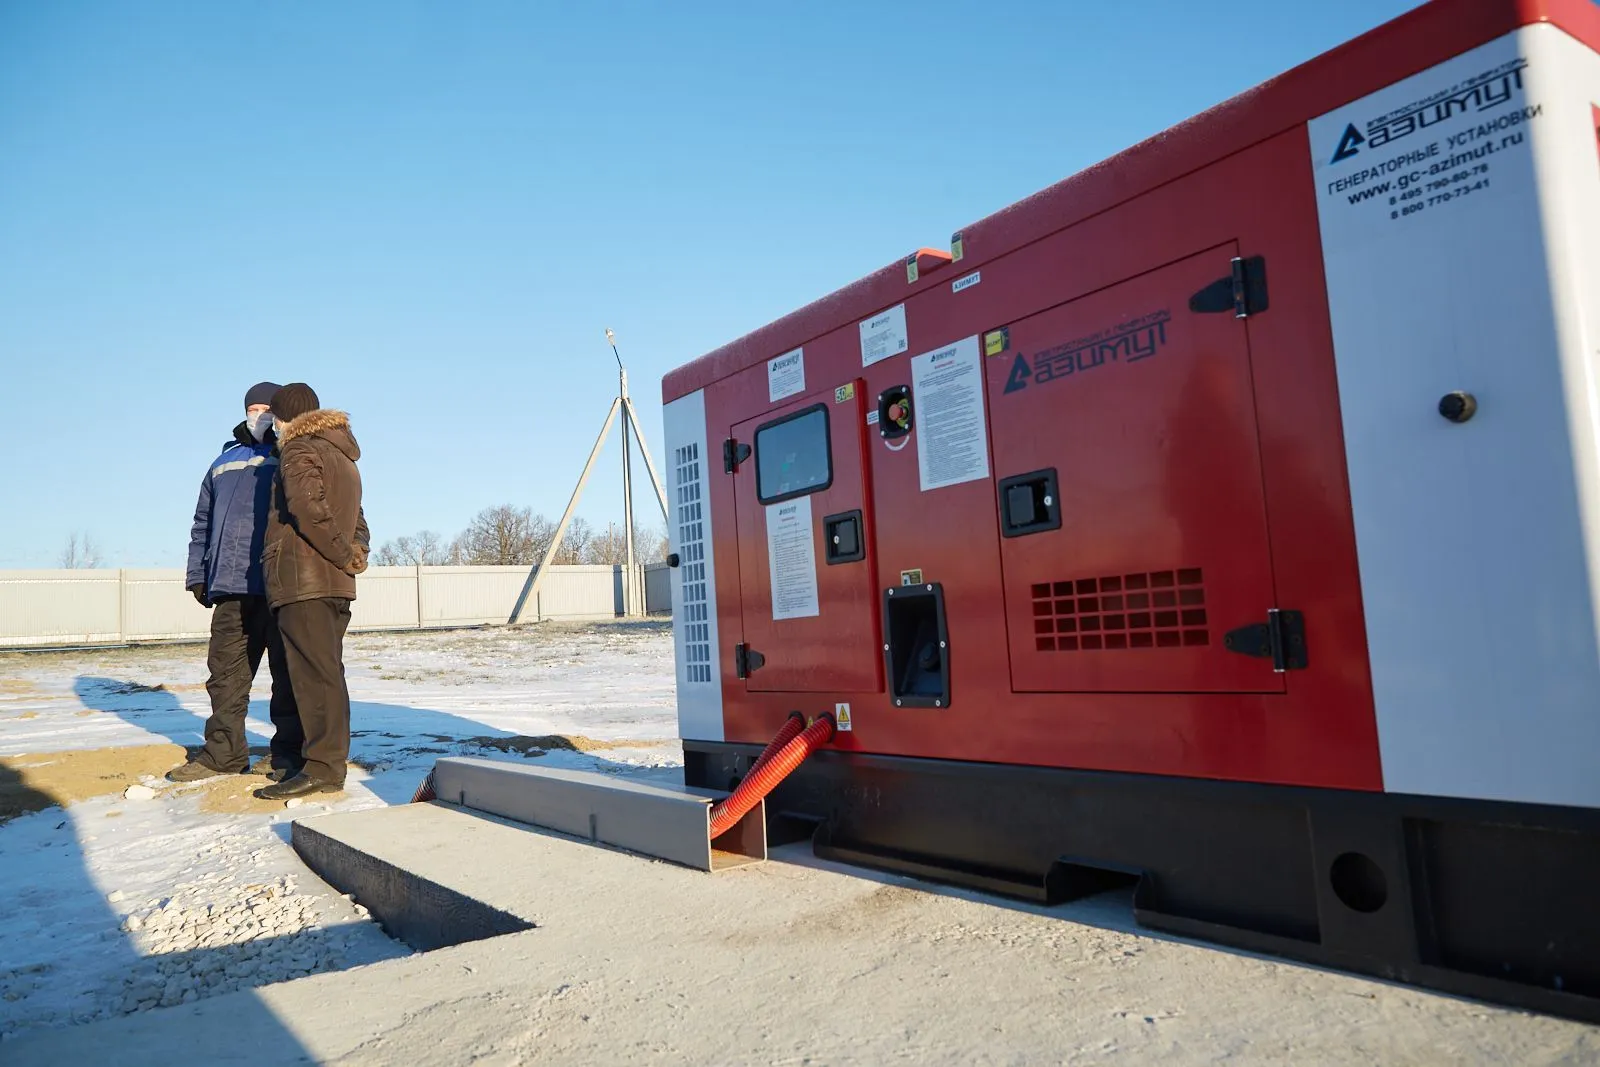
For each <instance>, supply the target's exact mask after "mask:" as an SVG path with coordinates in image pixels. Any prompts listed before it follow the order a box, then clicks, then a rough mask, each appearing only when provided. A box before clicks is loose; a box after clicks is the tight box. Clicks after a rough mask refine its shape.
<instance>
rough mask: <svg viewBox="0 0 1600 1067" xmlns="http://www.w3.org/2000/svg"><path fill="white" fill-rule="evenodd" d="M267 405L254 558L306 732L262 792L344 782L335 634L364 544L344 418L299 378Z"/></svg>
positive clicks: (340, 655)
mask: <svg viewBox="0 0 1600 1067" xmlns="http://www.w3.org/2000/svg"><path fill="white" fill-rule="evenodd" d="M272 411H273V415H274V417H275V418H276V419H277V434H278V475H277V478H276V479H275V483H274V485H273V494H272V509H271V514H270V516H269V518H268V520H267V536H266V547H265V548H264V549H263V552H262V562H263V564H264V565H265V571H266V583H267V602H268V603H269V604H270V605H271V606H272V610H273V611H274V613H275V614H276V616H277V620H278V629H279V631H280V632H281V633H282V634H283V644H284V651H285V652H286V653H287V658H288V661H289V681H290V684H292V685H293V686H294V697H295V703H296V704H297V705H298V706H299V709H300V721H301V723H302V724H304V727H305V738H306V739H305V747H304V749H303V750H302V753H303V755H304V758H305V762H304V764H303V765H302V766H301V768H300V771H299V773H298V774H295V775H294V776H293V777H290V778H286V779H284V780H283V781H281V782H278V783H276V784H274V785H270V786H267V787H266V788H265V789H258V790H257V791H256V796H258V797H261V798H262V799H265V800H279V799H284V798H288V797H298V796H305V795H306V794H309V793H337V792H339V791H340V790H342V789H343V788H344V778H345V770H346V766H345V761H346V759H347V757H348V756H349V754H350V692H349V690H348V689H347V688H346V686H345V677H344V635H345V630H346V629H347V628H348V627H349V625H350V602H351V601H352V600H354V599H355V598H356V578H355V576H356V575H358V574H360V573H361V572H362V571H364V570H366V569H367V552H368V549H369V546H370V545H371V535H370V533H369V532H368V530H367V520H366V515H365V514H364V512H363V511H362V508H361V473H360V472H359V471H358V470H357V469H356V460H358V459H360V458H361V449H360V447H359V446H358V445H357V444H356V439H355V436H354V435H353V434H352V433H351V432H350V418H349V416H347V415H346V414H345V413H344V412H342V411H332V410H328V409H325V408H323V407H322V406H321V402H320V401H319V400H318V399H317V394H316V393H315V392H313V391H312V389H311V387H310V386H309V385H306V384H304V383H303V382H295V383H293V384H290V385H286V386H284V387H283V388H281V389H279V390H278V391H277V392H276V393H274V394H273V397H272Z"/></svg>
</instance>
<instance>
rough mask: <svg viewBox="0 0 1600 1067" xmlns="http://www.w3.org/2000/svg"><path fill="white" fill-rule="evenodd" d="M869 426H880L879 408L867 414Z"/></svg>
mask: <svg viewBox="0 0 1600 1067" xmlns="http://www.w3.org/2000/svg"><path fill="white" fill-rule="evenodd" d="M867 425H868V426H876V425H878V409H877V408H873V409H872V410H871V411H869V412H867Z"/></svg>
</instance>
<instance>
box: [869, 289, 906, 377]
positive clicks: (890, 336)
mask: <svg viewBox="0 0 1600 1067" xmlns="http://www.w3.org/2000/svg"><path fill="white" fill-rule="evenodd" d="M908 347H910V343H909V342H908V341H907V340H906V306H905V305H904V304H896V305H895V306H894V307H892V308H890V309H889V310H888V311H885V312H883V313H882V314H881V315H874V316H873V317H872V318H870V319H868V320H867V321H865V322H863V323H862V324H861V365H862V366H863V367H870V366H872V365H873V364H874V363H877V362H878V361H879V360H884V359H888V358H889V357H890V356H898V355H899V354H900V353H902V352H904V351H905V350H906V349H907V348H908Z"/></svg>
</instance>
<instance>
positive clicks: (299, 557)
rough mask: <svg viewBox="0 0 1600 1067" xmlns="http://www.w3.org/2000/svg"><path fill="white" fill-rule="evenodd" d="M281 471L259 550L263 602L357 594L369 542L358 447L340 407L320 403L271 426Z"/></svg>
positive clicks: (279, 603) (277, 603)
mask: <svg viewBox="0 0 1600 1067" xmlns="http://www.w3.org/2000/svg"><path fill="white" fill-rule="evenodd" d="M275 429H276V432H277V435H278V456H279V459H278V474H277V477H275V478H274V479H273V484H272V509H271V514H270V517H269V518H268V520H267V538H266V547H265V548H264V549H263V550H262V557H261V558H262V562H263V563H264V564H265V569H266V579H267V601H268V603H269V604H270V605H271V606H272V607H274V608H279V607H282V606H283V605H285V604H293V603H295V602H296V601H301V600H314V599H317V598H320V597H329V598H334V599H341V600H354V599H355V598H356V578H355V576H356V575H358V574H360V573H361V572H362V571H364V570H366V569H367V553H368V551H369V548H370V546H371V543H372V539H371V534H370V532H369V531H368V530H367V518H366V514H365V512H363V510H362V508H361V472H360V471H358V470H357V469H356V460H358V459H360V458H361V447H360V446H359V445H357V444H356V439H355V436H354V435H353V434H352V433H351V432H350V418H349V416H348V415H346V414H345V413H344V412H342V411H330V410H328V409H326V408H318V409H317V410H315V411H308V412H306V413H305V414H304V415H301V416H300V417H299V418H297V419H293V420H291V421H289V422H286V423H284V424H282V425H280V426H277V427H275Z"/></svg>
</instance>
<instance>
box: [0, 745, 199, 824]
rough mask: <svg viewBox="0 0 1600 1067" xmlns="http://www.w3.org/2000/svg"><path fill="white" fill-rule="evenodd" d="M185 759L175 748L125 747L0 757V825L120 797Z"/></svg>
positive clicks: (172, 746)
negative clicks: (75, 803)
mask: <svg viewBox="0 0 1600 1067" xmlns="http://www.w3.org/2000/svg"><path fill="white" fill-rule="evenodd" d="M185 758H186V756H185V752H184V750H183V748H182V747H181V746H179V745H131V746H117V747H114V748H94V749H83V750H78V751H68V752H48V753H38V754H34V755H25V756H0V822H5V821H6V820H8V819H14V818H16V817H17V816H18V815H23V814H26V813H27V812H30V811H42V810H44V809H45V808H49V807H65V806H66V805H68V804H71V803H72V802H73V801H77V800H87V799H89V798H90V797H99V796H106V795H108V794H111V793H120V792H122V791H123V790H124V789H126V788H127V787H128V786H130V785H135V784H137V783H138V782H139V780H140V779H141V778H144V777H148V776H155V777H160V776H161V775H164V774H166V773H167V772H168V771H170V770H171V769H172V768H174V767H176V766H177V765H178V764H180V763H182V762H183V761H184V759H185Z"/></svg>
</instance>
